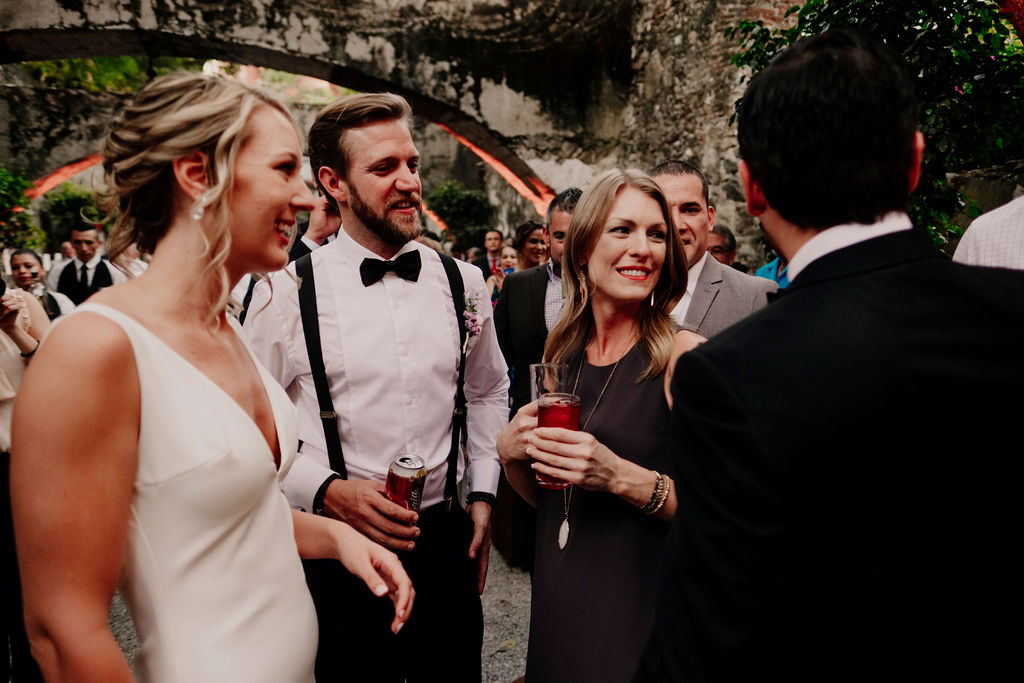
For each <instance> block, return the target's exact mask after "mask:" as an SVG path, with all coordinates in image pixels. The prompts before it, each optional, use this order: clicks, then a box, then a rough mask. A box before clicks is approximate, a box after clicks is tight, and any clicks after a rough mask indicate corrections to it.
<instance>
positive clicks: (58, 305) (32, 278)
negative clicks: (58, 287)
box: [11, 249, 75, 320]
mask: <svg viewBox="0 0 1024 683" xmlns="http://www.w3.org/2000/svg"><path fill="white" fill-rule="evenodd" d="M42 273H43V262H42V260H41V259H40V258H39V255H38V254H36V252H34V251H32V250H31V249H15V250H14V251H13V252H11V276H12V277H13V278H14V284H15V285H17V286H18V287H19V288H20V289H23V290H25V291H27V292H29V293H30V294H32V296H34V297H36V299H38V300H39V304H40V305H41V306H42V307H43V310H44V311H46V315H47V317H48V318H49V319H50V320H54V319H55V318H57V317H59V316H62V315H64V314H66V313H70V312H71V311H73V310H74V308H75V304H73V303H72V302H71V299H69V298H67V297H66V296H64V295H63V294H61V293H60V292H54V291H52V290H49V289H47V288H46V284H45V282H44V278H43V275H42Z"/></svg>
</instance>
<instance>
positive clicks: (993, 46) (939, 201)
mask: <svg viewBox="0 0 1024 683" xmlns="http://www.w3.org/2000/svg"><path fill="white" fill-rule="evenodd" d="M794 15H795V16H796V23H795V24H793V25H791V26H789V27H788V28H770V27H767V26H765V25H764V22H763V21H745V22H742V23H741V24H739V25H738V26H733V27H730V28H729V29H727V30H726V32H725V34H726V37H731V38H735V39H736V40H737V41H738V43H739V46H740V48H741V50H740V51H739V52H737V53H736V54H734V55H733V57H732V63H733V64H734V65H736V66H737V67H750V69H752V71H753V73H757V72H758V71H760V70H761V69H763V68H765V67H766V66H767V65H768V64H769V62H770V61H771V59H772V58H773V57H774V56H775V55H776V54H777V53H778V52H780V51H781V50H782V49H784V48H785V47H786V46H788V45H789V44H791V43H793V42H795V41H796V40H799V39H800V38H803V37H805V36H809V35H813V34H816V33H820V32H821V31H824V30H826V29H829V28H838V27H841V26H851V27H854V28H857V29H859V30H861V31H864V32H865V33H868V34H870V35H874V36H878V37H880V38H882V39H883V40H884V41H885V42H886V44H888V45H889V46H890V47H891V48H892V49H894V50H895V51H897V52H898V53H900V54H901V55H903V58H904V59H905V60H906V61H907V64H908V66H909V70H910V73H911V74H913V75H914V76H915V81H916V90H917V97H918V101H919V103H920V128H921V131H922V132H923V133H924V135H925V140H926V143H927V148H926V150H925V157H924V164H923V169H922V176H921V181H920V183H919V185H918V188H917V190H916V191H915V192H914V194H913V195H912V196H911V206H910V213H911V218H912V219H913V220H914V222H915V223H917V224H918V225H922V226H924V227H925V228H927V229H928V231H929V232H930V233H931V234H932V237H933V240H934V241H935V243H936V245H937V246H939V247H940V248H942V249H944V250H945V249H946V247H947V245H948V244H949V240H950V238H955V237H957V236H959V235H960V234H961V233H962V230H961V229H960V228H958V227H956V226H955V225H954V224H953V218H954V217H955V216H956V215H957V214H966V215H967V216H971V217H973V216H976V215H977V214H978V207H977V205H976V204H974V202H972V201H971V200H969V199H968V198H967V197H965V196H964V195H962V194H961V193H960V192H958V191H956V190H955V189H953V188H952V187H951V186H950V185H949V184H948V182H947V176H948V174H950V173H956V172H961V171H966V170H970V169H974V168H986V167H990V166H994V165H998V164H1002V163H1005V162H1008V161H1012V160H1017V159H1022V158H1024V125H1021V122H1022V121H1024V47H1022V45H1021V41H1020V38H1019V37H1018V36H1017V35H1016V34H1015V33H1014V31H1013V28H1012V27H1011V26H1010V24H1009V23H1008V22H1007V21H1006V20H1005V18H1004V17H1003V16H1002V15H1001V14H1000V11H999V8H998V7H997V6H996V4H995V3H994V2H991V0H901V1H900V2H893V1H892V0H807V2H805V3H804V4H803V5H795V6H793V7H791V8H790V9H789V11H788V12H787V13H786V17H787V18H788V21H787V22H784V23H787V24H788V23H792V21H793V16H794ZM734 117H735V114H734Z"/></svg>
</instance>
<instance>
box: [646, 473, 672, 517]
mask: <svg viewBox="0 0 1024 683" xmlns="http://www.w3.org/2000/svg"><path fill="white" fill-rule="evenodd" d="M671 489H672V480H671V479H669V478H668V477H665V488H664V490H662V492H661V500H659V501H658V504H657V505H656V506H655V507H654V509H653V510H651V512H650V514H652V515H653V514H655V513H656V512H658V510H660V509H661V508H662V507H664V505H665V501H666V500H668V492H669V491H670V490H671Z"/></svg>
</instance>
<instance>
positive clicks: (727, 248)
mask: <svg viewBox="0 0 1024 683" xmlns="http://www.w3.org/2000/svg"><path fill="white" fill-rule="evenodd" d="M708 253H709V254H711V255H712V256H713V257H714V258H715V259H717V260H718V262H719V263H721V264H722V265H726V266H729V267H730V268H734V269H736V270H738V271H740V272H741V273H745V272H747V267H746V266H745V265H743V264H742V263H737V262H736V236H735V235H733V234H732V230H730V229H729V228H727V227H725V226H724V225H722V223H721V222H716V223H715V225H714V226H713V227H712V228H711V234H710V235H708Z"/></svg>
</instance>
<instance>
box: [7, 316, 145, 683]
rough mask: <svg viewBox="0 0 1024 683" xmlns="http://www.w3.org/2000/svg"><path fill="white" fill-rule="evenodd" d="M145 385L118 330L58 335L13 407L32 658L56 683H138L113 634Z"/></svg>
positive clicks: (108, 326) (85, 323)
mask: <svg viewBox="0 0 1024 683" xmlns="http://www.w3.org/2000/svg"><path fill="white" fill-rule="evenodd" d="M139 401H140V395H139V383H138V375H137V373H136V369H135V361H134V356H133V354H132V350H131V344H130V342H129V341H128V339H127V337H126V336H125V335H124V333H123V331H122V330H121V329H120V328H119V327H118V326H117V325H115V324H114V323H112V322H110V321H109V320H106V319H104V318H101V317H99V316H95V315H89V314H82V315H78V316H75V317H74V318H72V319H69V320H67V321H65V322H64V323H62V324H61V325H59V326H58V327H57V328H56V329H55V330H54V331H53V333H52V334H51V336H50V338H49V339H48V340H47V343H46V344H45V345H44V346H43V347H42V348H41V349H40V350H39V352H38V353H37V354H36V356H35V359H34V362H33V363H32V364H31V365H30V366H29V368H28V370H27V371H26V373H25V378H24V381H23V382H22V385H21V387H20V389H19V392H18V397H17V399H16V402H15V408H14V423H13V444H12V447H11V453H12V455H11V503H12V508H13V512H14V529H15V538H16V541H17V547H18V561H19V566H20V569H21V580H22V590H23V599H24V605H25V620H26V627H27V631H28V634H29V640H30V642H31V645H32V653H33V655H34V656H35V658H36V661H37V662H38V663H39V666H40V668H41V669H42V672H43V675H44V676H45V678H46V680H47V681H71V680H74V681H97V682H98V681H105V682H109V681H131V680H132V676H131V671H130V669H129V667H128V663H127V662H126V661H125V659H124V656H123V655H122V654H121V650H120V648H119V647H118V645H117V643H116V641H115V640H114V637H113V635H112V634H111V633H110V630H109V628H108V626H107V618H108V614H109V610H110V601H111V598H112V596H113V593H114V588H115V586H116V583H117V578H118V576H119V574H120V571H121V566H122V563H123V559H124V548H125V541H126V537H127V528H128V519H129V512H130V507H131V500H132V491H133V484H134V480H135V473H136V469H137V466H138V437H139V412H140V407H139Z"/></svg>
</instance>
